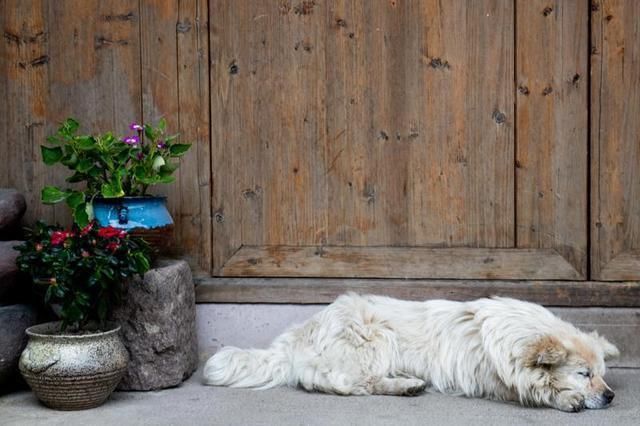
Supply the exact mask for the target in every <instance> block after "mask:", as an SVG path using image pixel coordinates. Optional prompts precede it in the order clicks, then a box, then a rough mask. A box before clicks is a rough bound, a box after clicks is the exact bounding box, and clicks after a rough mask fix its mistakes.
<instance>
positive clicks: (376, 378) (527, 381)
mask: <svg viewBox="0 0 640 426" xmlns="http://www.w3.org/2000/svg"><path fill="white" fill-rule="evenodd" d="M617 355H618V350H617V349H616V347H615V346H614V345H612V344H611V343H609V342H608V341H607V340H606V339H604V338H603V337H600V336H598V334H597V333H595V332H593V333H590V334H587V333H584V332H582V331H580V330H578V329H577V328H575V327H574V326H573V325H571V324H569V323H567V322H565V321H562V320H561V319H559V318H558V317H556V316H555V315H553V314H552V313H551V312H550V311H548V310H547V309H545V308H543V307H542V306H539V305H535V304H532V303H528V302H522V301H519V300H514V299H507V298H500V297H495V298H491V299H478V300H475V301H471V302H453V301H447V300H430V301H426V302H408V301H402V300H397V299H392V298H388V297H381V296H360V295H357V294H352V293H350V294H346V295H343V296H341V297H339V298H338V299H337V300H336V301H335V302H334V303H332V304H331V305H329V306H327V307H326V308H325V309H323V310H322V311H321V312H319V313H317V314H316V315H314V316H313V317H312V318H310V319H309V320H308V321H307V322H305V323H304V324H302V325H299V326H294V327H293V328H291V329H290V330H288V331H287V332H285V333H284V334H282V335H281V336H279V337H278V338H276V339H275V341H274V342H273V343H272V344H271V346H270V347H269V348H268V349H249V350H244V349H238V348H234V347H226V348H224V349H222V350H221V351H219V352H218V353H216V354H215V355H214V356H213V357H212V358H210V359H209V361H208V362H207V364H206V365H205V368H204V381H205V383H206V384H209V385H216V386H233V387H252V388H260V389H266V388H271V387H274V386H280V385H288V386H300V387H302V388H304V389H306V390H308V391H320V392H328V393H334V394H340V395H372V394H377V395H380V394H383V395H417V394H420V393H422V392H423V391H424V390H425V389H426V388H429V389H433V390H435V391H439V392H444V393H453V394H461V395H466V396H468V397H479V398H491V399H496V400H505V401H517V402H519V403H521V404H523V405H529V406H548V407H553V408H557V409H559V410H563V411H574V412H575V411H581V410H582V409H584V408H604V407H606V406H608V405H609V404H610V403H611V401H612V400H613V396H614V393H613V392H612V391H611V389H610V388H609V386H607V384H606V383H605V381H604V380H603V376H604V373H605V360H608V359H609V358H611V357H615V356H617Z"/></svg>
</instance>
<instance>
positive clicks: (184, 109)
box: [140, 0, 211, 269]
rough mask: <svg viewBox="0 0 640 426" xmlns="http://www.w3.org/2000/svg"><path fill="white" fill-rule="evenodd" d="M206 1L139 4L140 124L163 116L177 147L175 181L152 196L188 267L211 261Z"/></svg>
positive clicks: (203, 265)
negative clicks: (182, 150) (160, 203)
mask: <svg viewBox="0 0 640 426" xmlns="http://www.w3.org/2000/svg"><path fill="white" fill-rule="evenodd" d="M207 19H208V15H207V2H206V0H169V1H158V0H141V1H140V21H141V22H140V23H141V26H140V28H141V32H140V35H141V42H140V44H141V61H142V62H141V84H142V92H143V94H144V95H143V96H142V120H144V121H146V122H153V123H157V122H158V120H159V119H160V118H162V117H164V118H165V119H166V120H167V127H168V129H169V130H171V131H173V132H176V133H179V134H180V142H183V143H187V142H188V143H192V148H191V150H190V151H189V152H188V153H187V154H186V155H185V156H184V157H182V158H181V159H180V168H179V169H178V171H177V172H176V175H175V176H176V182H175V183H173V184H171V185H168V186H161V187H158V189H157V190H155V192H157V193H160V194H164V195H167V196H168V204H169V210H170V211H171V213H172V216H173V219H174V222H175V231H174V232H175V235H174V243H173V247H174V251H176V252H178V253H180V252H181V251H186V252H185V254H186V255H187V256H188V259H189V261H190V263H191V264H192V265H198V266H199V267H200V268H205V269H209V268H210V262H211V217H210V216H211V215H210V211H211V208H210V205H211V192H210V186H209V185H210V178H211V174H210V167H211V165H210V158H211V154H210V138H209V71H208V69H209V64H208V57H209V56H208V53H209V46H208V31H207V28H208V27H207Z"/></svg>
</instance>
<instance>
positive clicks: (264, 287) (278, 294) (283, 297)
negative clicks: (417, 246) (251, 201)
mask: <svg viewBox="0 0 640 426" xmlns="http://www.w3.org/2000/svg"><path fill="white" fill-rule="evenodd" d="M347 291H355V292H357V293H362V294H380V295H385V296H391V297H397V298H400V299H406V300H426V299H449V300H473V299H477V298H480V297H490V296H503V297H514V298H517V299H522V300H528V301H530V302H534V303H540V304H543V305H547V306H618V307H622V306H624V307H638V306H640V283H639V282H637V281H634V282H617V283H607V282H593V281H504V280H502V281H492V280H480V281H471V280H378V279H368V280H367V279H329V278H316V279H313V278H213V277H209V278H203V279H198V280H196V301H197V302H198V303H331V302H333V301H334V300H335V298H336V297H338V296H339V295H341V294H343V293H345V292H347Z"/></svg>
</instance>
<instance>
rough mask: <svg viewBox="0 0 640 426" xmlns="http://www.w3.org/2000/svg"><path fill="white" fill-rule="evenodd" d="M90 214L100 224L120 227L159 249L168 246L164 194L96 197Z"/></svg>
mask: <svg viewBox="0 0 640 426" xmlns="http://www.w3.org/2000/svg"><path fill="white" fill-rule="evenodd" d="M93 214H94V216H95V218H96V221H97V222H98V224H100V226H112V227H114V228H118V229H123V230H125V231H127V232H128V233H130V234H131V235H134V236H136V237H142V238H144V239H145V240H146V241H147V242H148V243H149V244H151V245H152V246H153V247H155V248H156V249H159V250H163V249H165V248H166V247H167V245H168V244H169V242H170V240H171V236H172V234H173V219H172V218H171V215H170V214H169V210H167V198H166V197H153V196H144V197H122V198H96V199H95V200H93Z"/></svg>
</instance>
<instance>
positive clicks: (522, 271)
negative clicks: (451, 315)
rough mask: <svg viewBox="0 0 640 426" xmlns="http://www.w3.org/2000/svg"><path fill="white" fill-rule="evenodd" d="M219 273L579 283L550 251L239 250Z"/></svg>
mask: <svg viewBox="0 0 640 426" xmlns="http://www.w3.org/2000/svg"><path fill="white" fill-rule="evenodd" d="M221 272H222V275H224V276H259V277H265V276H266V277H269V276H271V277H293V276H298V277H354V278H355V277H369V278H424V277H429V278H460V279H474V278H477V279H480V278H486V279H496V278H500V279H568V280H575V279H580V276H579V275H578V273H577V272H576V271H575V269H574V268H573V267H572V266H571V265H570V264H569V263H567V261H566V260H565V259H564V258H563V257H562V256H561V255H560V254H558V253H557V252H556V251H555V250H553V249H498V248H495V249H486V248H440V249H432V248H423V247H344V246H336V247H326V246H324V247H321V246H318V247H293V246H266V247H249V246H244V247H242V248H240V250H238V251H237V252H236V253H235V254H234V255H233V256H232V257H231V259H229V261H228V262H227V263H226V264H225V265H224V267H223V268H222V271H221Z"/></svg>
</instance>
